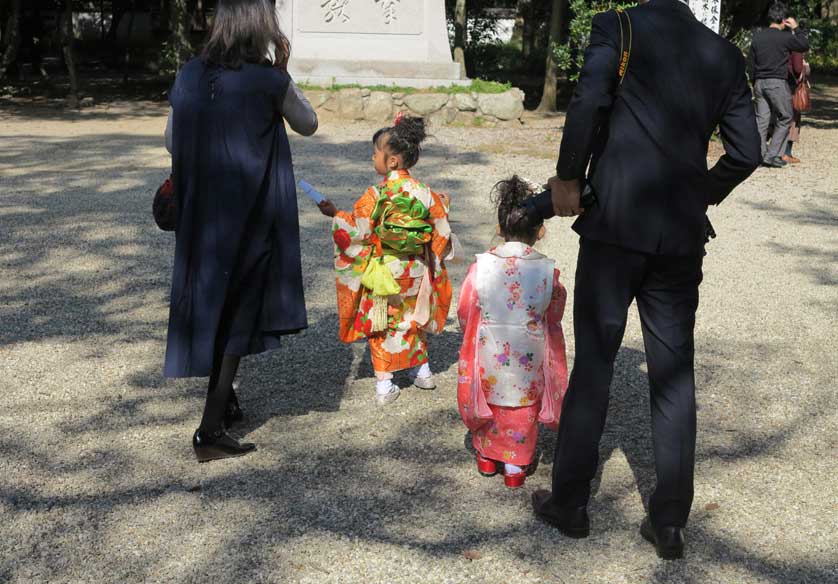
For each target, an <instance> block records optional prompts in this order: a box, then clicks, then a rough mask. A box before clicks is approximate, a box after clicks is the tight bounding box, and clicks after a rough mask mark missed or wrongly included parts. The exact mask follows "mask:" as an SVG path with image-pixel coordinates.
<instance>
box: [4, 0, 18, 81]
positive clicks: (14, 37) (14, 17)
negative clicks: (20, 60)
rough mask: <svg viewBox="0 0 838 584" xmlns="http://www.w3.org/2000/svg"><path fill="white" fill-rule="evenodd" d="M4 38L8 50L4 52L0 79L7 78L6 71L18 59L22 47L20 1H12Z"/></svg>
mask: <svg viewBox="0 0 838 584" xmlns="http://www.w3.org/2000/svg"><path fill="white" fill-rule="evenodd" d="M4 37H5V38H4V39H3V40H4V41H5V42H6V50H5V51H3V58H2V60H0V79H3V77H5V76H6V69H8V68H9V66H11V64H12V63H14V62H15V59H17V50H18V47H20V0H12V10H11V14H9V20H8V22H7V24H6V34H5V35H4Z"/></svg>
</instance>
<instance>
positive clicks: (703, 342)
mask: <svg viewBox="0 0 838 584" xmlns="http://www.w3.org/2000/svg"><path fill="white" fill-rule="evenodd" d="M815 105H816V111H815V112H814V113H813V115H812V116H809V117H808V121H807V123H808V125H807V127H806V128H805V129H804V133H803V141H802V143H801V145H800V146H799V148H798V149H797V151H796V154H797V155H798V156H799V157H800V158H802V159H803V160H804V163H803V164H802V165H800V166H797V167H794V168H788V169H784V170H780V171H773V170H767V169H761V170H759V171H758V172H757V173H756V174H755V175H754V176H753V177H752V178H751V179H750V180H749V181H748V182H747V183H746V184H745V185H744V186H742V187H741V188H740V189H738V191H736V192H735V193H734V195H733V196H732V197H731V199H730V200H729V201H728V202H726V203H725V204H724V205H723V206H721V207H720V208H717V209H712V210H711V217H712V219H713V222H714V224H715V226H716V230H717V231H718V233H719V237H718V239H717V240H715V241H713V242H712V244H711V245H710V246H709V255H708V256H707V258H706V262H705V279H704V284H703V285H702V288H701V290H702V304H701V308H700V309H699V315H698V325H697V331H696V334H697V377H698V403H699V405H700V410H699V412H698V422H699V441H698V453H697V472H696V494H695V504H694V510H693V514H692V518H691V523H690V526H689V529H688V532H687V536H688V541H689V547H688V555H687V558H686V559H685V560H683V561H677V562H669V563H665V562H662V561H659V560H658V559H657V558H656V557H655V555H654V552H653V550H652V548H651V546H649V545H648V544H646V543H645V542H644V541H642V540H641V538H640V536H639V534H638V532H637V527H638V524H639V523H640V520H641V518H642V516H643V513H644V511H643V503H642V501H643V499H644V498H645V497H646V496H647V495H648V493H649V492H650V489H651V487H652V485H653V481H654V475H653V468H652V460H651V458H650V455H649V451H650V440H651V439H650V430H649V419H648V390H647V382H646V378H645V364H644V358H643V345H642V339H641V336H640V326H639V322H638V319H637V316H636V312H635V311H634V310H633V311H632V314H631V316H630V320H629V325H628V329H627V331H626V338H625V343H624V348H623V349H622V351H621V352H620V354H619V357H618V363H617V367H616V379H615V382H614V387H613V390H612V403H611V411H610V413H609V420H608V425H607V428H606V432H605V436H604V438H603V441H602V460H603V461H604V471H603V472H602V475H601V477H598V479H597V485H596V489H595V495H594V497H593V501H592V503H591V508H590V512H591V517H592V521H593V532H592V535H591V537H590V538H588V539H586V540H582V541H574V540H569V539H565V538H563V537H562V536H561V535H560V534H558V532H556V531H554V530H552V529H550V528H548V527H545V526H544V525H542V524H541V523H539V522H538V521H536V520H535V519H534V517H533V515H532V514H531V512H530V510H529V496H530V493H531V491H532V490H533V489H536V488H544V487H547V486H548V485H549V477H550V467H551V459H552V450H553V444H554V441H555V435H553V434H551V433H545V434H544V435H543V437H542V440H541V451H542V457H541V465H540V468H539V469H538V470H537V472H536V473H535V475H534V476H533V477H531V478H530V479H529V480H528V482H527V485H526V487H525V488H524V489H521V490H519V491H515V492H512V491H508V490H506V489H505V488H504V487H503V485H502V482H501V481H500V479H498V478H495V479H484V478H481V477H480V476H478V475H477V473H476V472H475V469H474V465H473V462H472V455H471V453H470V452H469V450H468V449H467V448H466V447H465V446H464V444H465V442H466V440H465V438H466V432H465V428H464V427H463V426H462V425H461V423H460V421H459V418H458V416H457V410H456V404H455V382H456V362H457V353H456V351H457V348H458V344H459V333H458V330H457V327H456V325H455V324H454V322H453V319H452V320H451V321H450V322H449V326H448V327H447V329H446V331H445V332H444V333H443V334H442V335H441V336H439V337H436V338H433V339H432V343H431V358H432V365H433V368H434V370H435V371H436V372H437V381H438V384H439V388H438V389H437V390H436V391H433V392H423V391H420V390H414V389H409V390H406V391H405V392H404V393H403V395H402V397H401V398H400V399H399V400H398V401H397V402H396V403H395V404H393V405H392V406H390V407H387V408H383V409H382V408H376V407H373V405H372V396H373V389H372V386H373V380H372V370H371V366H370V363H369V356H368V355H367V351H366V349H365V347H364V345H363V344H356V345H353V346H347V345H342V344H340V343H339V342H338V341H337V340H336V337H335V333H336V326H337V325H336V318H335V308H334V290H333V285H332V276H331V270H330V263H331V250H330V246H329V243H328V228H327V222H326V220H325V219H324V218H322V217H321V216H320V215H319V213H318V212H317V210H316V209H315V208H314V207H313V206H312V205H310V204H309V203H308V202H307V200H302V201H301V224H302V231H303V242H302V245H303V254H304V270H305V282H306V287H307V290H306V293H307V302H308V307H309V310H310V323H311V328H310V329H309V330H308V331H306V332H305V333H304V334H302V335H300V336H297V337H294V338H290V339H288V342H286V343H285V345H284V347H283V348H282V349H281V350H279V351H276V352H273V353H268V354H264V355H260V356H256V357H251V358H248V359H246V360H245V361H244V362H243V366H242V371H241V383H242V391H241V396H242V400H243V407H244V409H245V411H246V412H247V414H248V417H247V421H246V424H245V425H244V427H243V428H242V430H241V434H243V435H246V436H247V438H248V439H250V440H253V441H254V442H256V443H257V444H258V445H259V450H258V452H257V453H256V454H254V455H251V456H248V457H245V458H243V459H238V460H230V461H221V462H216V463H212V464H208V465H198V464H197V463H196V462H195V461H194V458H193V455H192V452H191V448H190V443H189V438H190V436H191V433H192V431H193V430H194V428H195V426H196V425H197V423H198V419H199V413H200V408H201V403H202V396H203V394H204V391H205V389H204V380H197V379H193V380H178V381H167V380H164V379H163V378H162V377H161V364H162V358H163V350H164V339H165V328H166V318H167V294H168V285H169V279H170V266H171V261H172V248H173V245H172V244H173V238H172V236H171V235H170V234H166V233H162V232H160V231H158V230H157V229H156V227H155V226H154V224H153V223H152V220H151V216H150V203H151V196H152V193H153V190H154V189H155V188H156V186H157V185H158V184H159V183H160V182H161V180H162V179H163V177H164V175H165V174H166V167H167V156H166V154H165V151H164V150H163V148H162V138H161V135H162V132H163V127H164V123H165V118H164V116H165V111H164V110H163V109H162V108H161V107H160V106H159V105H157V104H150V103H149V104H143V103H124V104H120V103H113V104H110V105H109V106H104V105H103V106H98V107H96V108H93V109H89V110H84V111H83V112H81V113H68V112H65V111H62V110H53V109H49V108H36V107H28V108H20V107H14V108H10V107H7V108H6V109H5V110H3V111H0V176H2V189H0V270H2V271H1V272H0V273H2V277H0V319H1V320H0V322H2V326H0V391H1V392H2V395H3V398H4V401H3V403H4V407H3V409H2V411H0V441H2V442H0V448H2V458H0V494H2V496H1V497H0V512H2V517H3V528H4V529H3V537H2V538H0V581H2V582H21V583H22V582H140V581H143V582H193V581H195V582H206V581H216V582H301V583H302V582H311V583H315V582H340V583H350V582H363V583H377V582H452V583H453V582H486V583H501V582H515V583H531V582H562V583H576V582H579V583H589V582H590V583H593V582H601V583H608V584H619V583H635V582H661V583H662V582H684V583H699V582H714V583H715V582H722V583H756V582H761V583H762V582H765V583H774V584H789V583H803V582H811V583H816V584H822V583H826V582H838V556H836V551H835V550H836V549H838V534H836V527H835V526H836V524H838V503H836V501H838V488H836V482H835V481H836V479H835V476H836V430H838V424H836V421H837V420H836V414H835V401H834V400H835V397H834V396H835V390H836V382H835V380H836V378H837V377H838V364H836V350H835V347H836V344H837V343H838V326H836V315H837V314H838V294H836V286H835V285H836V283H838V265H837V264H836V258H837V257H838V239H836V229H835V228H836V226H838V171H836V169H835V162H836V158H835V152H836V151H838V87H832V88H828V89H827V90H826V91H822V92H821V93H819V94H817V95H816V100H815ZM561 123H562V118H561V117H554V118H535V117H533V118H528V119H527V123H526V124H525V125H523V126H521V127H520V128H496V129H462V128H459V129H458V128H441V129H438V130H437V131H436V132H435V134H436V136H435V139H434V140H432V141H431V142H430V143H429V144H428V145H427V149H426V153H425V155H424V156H423V159H422V161H421V162H420V164H419V166H418V167H417V169H416V173H415V174H416V175H417V176H419V177H420V178H422V179H424V180H426V181H427V182H428V183H429V184H430V185H432V186H433V187H434V188H435V189H437V190H442V191H446V192H448V193H450V195H451V197H452V200H453V210H452V219H453V221H454V227H455V229H456V230H457V231H458V232H459V235H460V237H461V239H462V241H463V243H464V244H465V246H466V249H467V252H468V253H469V254H471V253H476V252H479V251H481V250H483V249H485V248H486V247H487V246H488V245H489V244H490V242H491V240H492V235H493V230H494V228H493V221H492V212H491V208H490V204H489V202H488V196H487V193H488V191H489V188H490V187H491V185H492V184H493V183H494V182H495V181H496V180H498V179H500V178H503V177H505V176H507V175H509V174H511V173H513V172H517V173H520V174H522V175H525V176H529V177H532V178H534V179H544V178H546V177H548V176H549V175H550V174H551V171H552V168H553V166H554V157H555V152H556V149H557V144H558V139H559V136H560V128H561ZM373 129H374V128H373V127H371V126H368V125H351V124H345V123H338V122H334V123H332V122H329V121H328V120H324V123H323V125H322V128H321V131H320V132H319V133H318V134H317V135H316V136H315V137H313V138H310V139H303V138H298V137H295V138H293V150H294V153H295V163H296V169H297V174H298V177H302V178H306V179H307V180H308V181H309V182H311V183H313V184H315V185H317V186H318V187H320V188H321V189H322V190H323V191H324V192H326V193H329V194H330V195H331V196H332V197H333V198H334V199H335V200H336V201H337V202H338V203H339V205H341V206H343V207H344V208H346V207H348V206H349V205H350V204H351V202H352V201H353V200H354V198H355V197H357V196H358V195H360V194H361V192H362V191H363V189H364V188H365V187H366V186H367V185H368V184H369V183H370V181H371V180H373V179H374V177H373V175H372V169H371V165H370V162H369V139H370V136H371V134H372V131H373ZM542 248H543V250H544V251H545V252H546V253H548V254H550V255H551V256H553V257H555V258H556V259H557V262H558V266H560V267H561V268H562V269H563V270H564V274H565V275H564V283H565V285H566V286H567V287H568V288H569V289H572V287H573V273H574V269H575V257H576V249H577V244H576V238H575V237H574V235H573V234H572V232H571V231H570V229H569V221H568V220H563V219H562V220H560V219H556V220H553V221H552V222H551V223H550V224H549V225H548V237H547V238H546V240H545V241H544V242H543V245H542ZM465 268H466V264H460V265H459V266H453V267H452V272H453V277H454V279H455V281H456V282H458V283H459V282H461V281H462V278H463V275H464V272H465ZM571 315H572V310H568V316H567V317H566V323H565V327H566V331H567V332H568V337H569V339H568V340H569V350H570V357H571V359H572V355H573V336H572V334H571V331H572V318H571Z"/></svg>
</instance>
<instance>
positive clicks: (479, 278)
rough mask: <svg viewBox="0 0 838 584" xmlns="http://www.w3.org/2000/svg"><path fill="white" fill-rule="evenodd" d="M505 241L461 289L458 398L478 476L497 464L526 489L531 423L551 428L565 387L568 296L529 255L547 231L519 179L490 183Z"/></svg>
mask: <svg viewBox="0 0 838 584" xmlns="http://www.w3.org/2000/svg"><path fill="white" fill-rule="evenodd" d="M494 193H495V197H494V202H495V203H496V205H497V210H498V233H499V234H500V235H501V236H502V237H503V239H504V241H505V243H503V244H501V245H499V246H497V247H495V248H492V249H490V250H489V251H487V252H486V253H482V254H478V255H477V261H476V262H475V263H474V264H472V266H471V267H470V268H469V271H468V275H467V276H466V280H465V282H464V283H463V286H462V289H461V291H460V299H459V304H458V306H457V315H458V317H459V320H460V327H461V328H462V330H463V332H464V338H463V345H462V347H461V349H460V366H459V379H458V386H457V402H458V405H459V408H460V415H461V416H462V419H463V422H465V425H466V426H467V427H468V429H469V430H471V433H472V440H473V443H474V448H475V449H476V450H477V469H478V471H479V472H480V474H482V475H484V476H492V475H494V474H496V473H497V472H498V469H497V468H498V463H503V474H504V482H505V484H506V486H507V487H510V488H518V487H521V486H523V484H524V479H525V477H526V472H527V467H528V466H529V465H530V464H531V463H532V462H533V458H534V456H535V445H536V442H537V439H538V423H539V422H540V423H542V424H544V425H545V426H548V427H551V428H554V429H555V428H558V423H559V414H560V412H561V403H562V398H563V397H564V393H565V391H566V389H567V359H566V356H565V343H564V335H563V334H562V325H561V320H562V314H563V313H564V306H565V300H566V298H567V292H566V291H565V289H564V286H562V285H561V283H560V282H559V270H557V269H555V268H554V262H553V260H551V259H549V258H548V257H546V256H544V255H543V254H541V253H539V252H537V251H536V250H535V249H533V247H532V246H533V245H534V244H535V242H536V241H538V240H539V239H541V238H542V237H543V236H544V225H543V224H539V225H530V222H529V221H528V219H527V214H526V210H525V208H524V201H525V200H526V199H527V198H529V197H531V196H532V195H533V194H534V189H533V188H532V187H531V186H530V185H529V184H528V183H527V182H525V181H523V180H521V179H520V178H518V177H517V176H513V177H512V178H511V179H509V180H505V181H501V182H499V183H498V184H497V185H495V189H494Z"/></svg>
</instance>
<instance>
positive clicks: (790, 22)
mask: <svg viewBox="0 0 838 584" xmlns="http://www.w3.org/2000/svg"><path fill="white" fill-rule="evenodd" d="M783 24H784V25H785V26H786V27H787V28H788V29H790V30H794V29H796V28H797V19H796V18H794V17H793V16H789V17H788V18H786V19H785V20H784V21H783Z"/></svg>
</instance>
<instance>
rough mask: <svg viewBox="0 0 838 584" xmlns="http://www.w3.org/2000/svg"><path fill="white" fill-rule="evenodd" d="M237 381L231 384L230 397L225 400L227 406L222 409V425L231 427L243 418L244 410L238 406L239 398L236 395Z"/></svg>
mask: <svg viewBox="0 0 838 584" xmlns="http://www.w3.org/2000/svg"><path fill="white" fill-rule="evenodd" d="M237 385H238V384H237V383H234V384H233V391H231V392H230V399H229V400H227V408H226V409H225V410H224V427H225V428H232V427H233V424H235V423H236V422H241V421H242V420H243V419H244V412H243V411H242V409H241V407H240V406H239V398H238V397H236V392H235V390H236V387H237Z"/></svg>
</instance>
